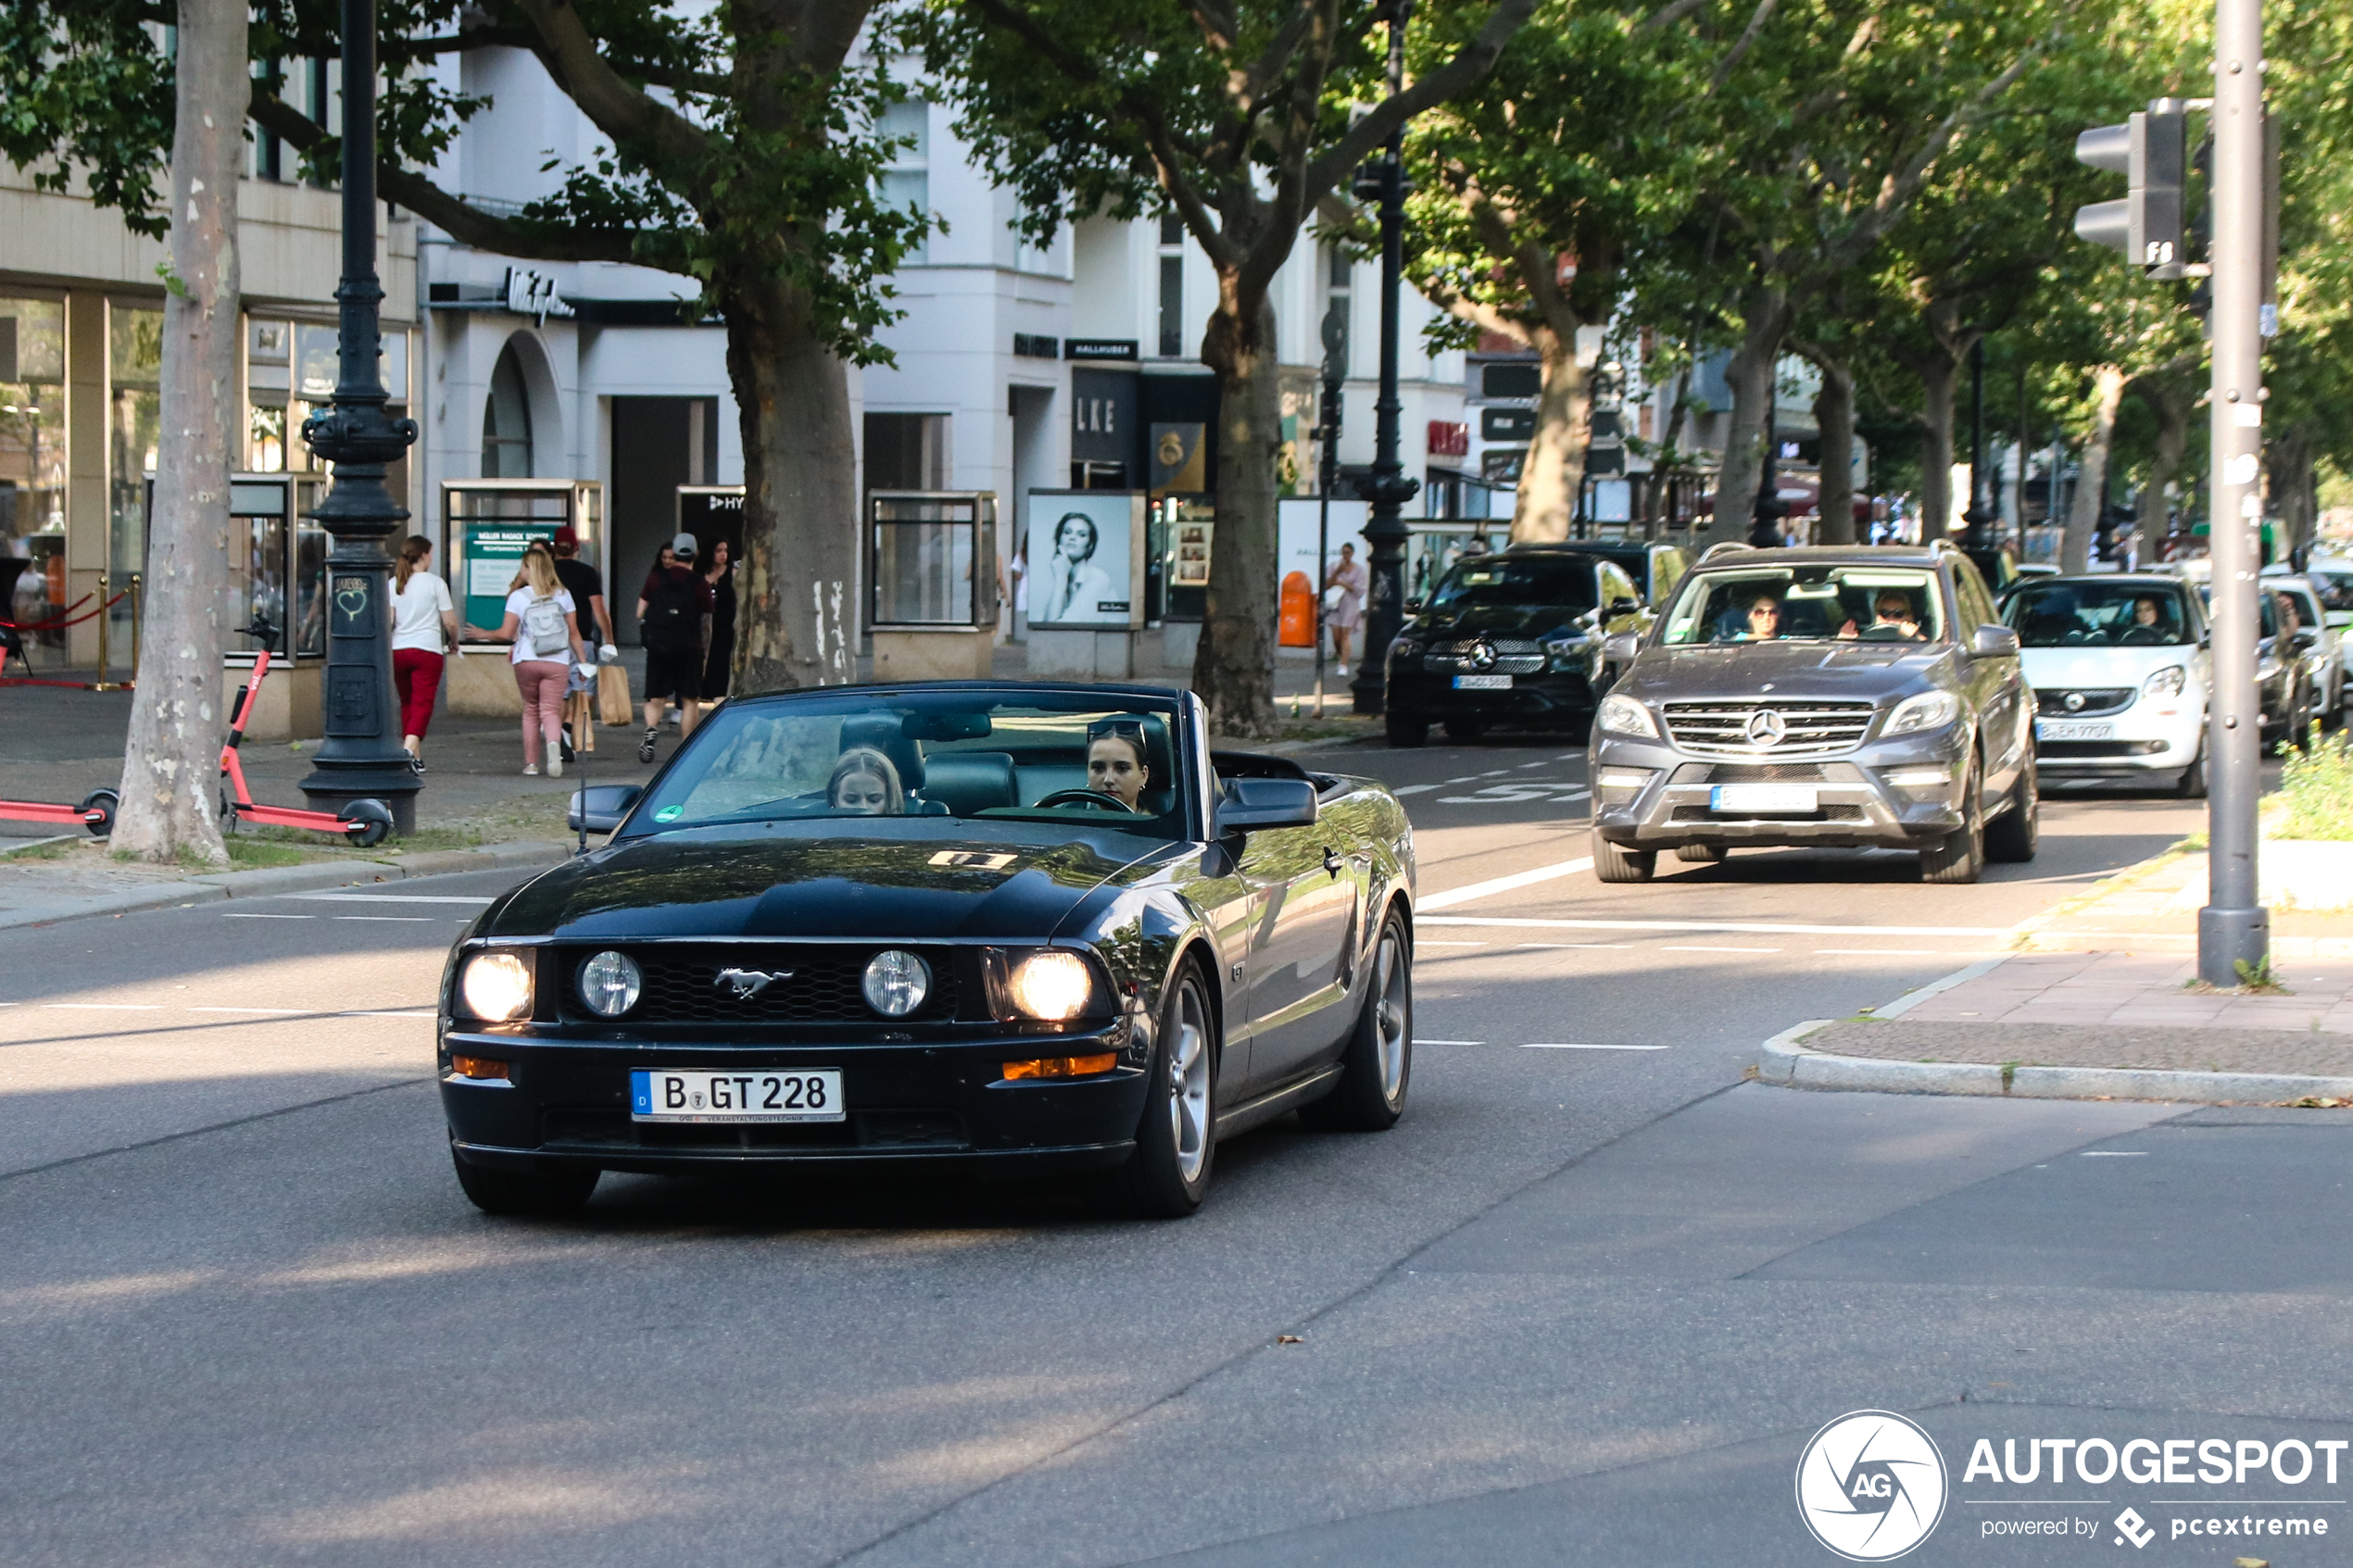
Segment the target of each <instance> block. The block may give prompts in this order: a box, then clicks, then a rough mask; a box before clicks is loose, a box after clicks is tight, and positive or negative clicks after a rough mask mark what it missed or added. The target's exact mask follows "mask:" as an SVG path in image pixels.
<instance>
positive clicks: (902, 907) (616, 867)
mask: <svg viewBox="0 0 2353 1568" xmlns="http://www.w3.org/2000/svg"><path fill="white" fill-rule="evenodd" d="M979 825H980V824H977V823H974V822H958V821H956V820H954V819H952V818H932V819H925V818H902V819H900V820H899V821H898V822H896V823H894V824H893V826H892V828H890V829H889V830H886V831H881V832H877V831H875V829H874V828H873V827H871V826H870V825H868V824H866V823H862V822H824V823H810V822H797V823H793V824H791V825H790V829H789V831H786V829H785V828H784V827H782V826H781V825H780V826H769V825H767V824H760V825H754V826H745V825H739V824H730V825H727V826H724V827H711V828H695V829H686V830H681V831H678V832H673V833H661V834H652V835H650V836H648V837H641V838H632V839H624V840H623V841H621V842H619V843H616V844H613V845H611V846H609V847H606V848H603V849H598V850H597V851H595V852H593V853H591V854H588V855H585V856H583V857H581V858H580V859H575V860H571V861H568V862H566V863H565V864H563V865H561V866H559V867H557V868H556V869H554V870H553V871H550V872H546V873H545V874H543V875H541V876H539V877H536V878H535V879H533V880H532V881H530V882H528V883H526V884H523V885H522V887H519V888H517V889H516V890H515V891H514V892H513V893H512V894H510V895H509V896H508V897H507V898H506V899H504V900H503V901H502V902H500V903H497V904H494V905H493V906H492V907H491V908H490V909H488V910H486V911H485V912H484V921H483V923H482V924H481V925H480V926H479V927H478V928H477V931H476V935H486V936H487V935H495V936H554V937H557V938H560V939H562V940H566V941H570V940H579V941H598V940H603V939H607V938H616V939H617V938H621V937H636V938H645V937H662V936H778V937H795V936H801V937H806V936H875V937H897V938H900V939H902V940H913V939H920V938H925V937H929V938H933V939H944V938H954V937H980V938H984V939H986V938H991V937H997V938H1003V939H1006V940H1019V939H1028V940H1039V939H1042V938H1044V937H1046V936H1048V935H1051V934H1052V933H1053V931H1054V929H1055V927H1056V926H1058V925H1060V924H1061V923H1062V922H1063V919H1064V917H1066V916H1067V915H1068V914H1070V912H1071V911H1072V910H1073V909H1075V908H1076V906H1077V905H1078V904H1079V903H1080V902H1081V901H1083V900H1085V899H1086V898H1087V897H1088V894H1090V893H1091V892H1093V891H1094V890H1095V889H1096V888H1098V887H1101V885H1102V884H1105V883H1106V882H1108V881H1110V880H1112V879H1113V878H1114V877H1116V876H1117V875H1118V873H1119V872H1120V871H1121V870H1122V869H1123V868H1125V867H1126V866H1128V865H1130V864H1133V863H1134V862H1135V861H1137V860H1138V859H1146V858H1150V857H1151V856H1152V855H1153V854H1154V853H1155V852H1156V851H1162V850H1165V849H1167V848H1168V847H1169V846H1167V845H1166V844H1164V843H1163V842H1161V841H1158V840H1152V839H1144V838H1139V837H1135V836H1131V835H1127V834H1117V833H1110V832H1100V831H1094V832H1085V833H1075V832H1071V831H1069V830H1066V829H1063V828H1062V827H1060V826H1059V825H1051V824H1039V823H1006V824H1001V826H1000V824H993V823H992V824H990V825H989V827H988V830H987V836H986V837H983V836H981V835H980V834H975V832H974V829H975V827H978V826H979Z"/></svg>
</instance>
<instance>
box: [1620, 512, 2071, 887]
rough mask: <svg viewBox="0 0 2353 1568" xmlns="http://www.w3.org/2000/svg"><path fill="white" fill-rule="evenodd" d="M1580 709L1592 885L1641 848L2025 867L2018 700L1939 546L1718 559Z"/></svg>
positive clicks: (2030, 731) (2012, 652)
mask: <svg viewBox="0 0 2353 1568" xmlns="http://www.w3.org/2000/svg"><path fill="white" fill-rule="evenodd" d="M1610 643H1611V645H1612V646H1611V647H1610V649H1609V650H1608V657H1609V658H1610V659H1611V660H1612V662H1614V663H1617V664H1619V665H1621V666H1622V667H1623V668H1624V673H1623V674H1622V675H1621V676H1620V677H1619V679H1618V680H1617V683H1616V684H1615V685H1613V686H1612V688H1611V689H1610V691H1609V694H1608V695H1607V696H1605V697H1604V698H1603V700H1602V702H1601V704H1600V705H1599V707H1598V708H1597V709H1596V710H1595V714H1594V721H1593V734H1592V753H1591V757H1592V780H1593V870H1594V872H1595V873H1596V874H1597V875H1599V876H1600V878H1601V880H1603V881H1604V882H1644V881H1648V880H1649V879H1650V877H1651V875H1652V873H1653V872H1654V870H1655V867H1656V864H1657V859H1658V852H1659V851H1660V850H1662V849H1671V850H1673V851H1675V853H1676V855H1677V856H1678V857H1679V858H1680V859H1685V860H1699V861H1712V860H1720V859H1723V858H1724V857H1725V855H1726V854H1728V853H1729V852H1730V850H1731V849H1733V848H1734V847H1740V846H1750V845H1823V846H1839V847H1859V846H1872V845H1877V846H1886V847H1897V848H1909V849H1917V850H1919V855H1920V874H1921V878H1922V880H1924V881H1928V882H1946V883H1960V882H1974V881H1976V880H1977V878H1978V874H1979V872H1980V871H1981V870H1982V867H1983V865H1984V862H1985V861H1986V860H1987V859H1995V860H2028V859H2033V856H2034V848H2035V839H2036V836H2037V833H2038V822H2037V817H2038V813H2039V810H2040V801H2039V799H2038V797H2037V796H2036V793H2035V781H2034V694H2033V692H2032V688H2030V687H2029V686H2028V685H2027V684H2026V683H2025V680H2024V677H2023V676H2022V675H2021V674H2020V669H2019V657H2018V633H2016V632H2014V631H2012V630H2010V629H2009V628H2008V627H2007V626H2004V625H2003V624H2001V617H2000V615H1999V614H1997V613H1996V612H1995V610H1994V601H1993V596H1991V595H1990V594H1988V593H1987V592H1986V588H1985V583H1984V580H1983V579H1982V577H1980V576H1979V574H1978V571H1977V568H1976V567H1975V566H1974V565H1973V564H1971V563H1970V561H1969V558H1967V557H1966V556H1964V555H1962V554H1961V553H1960V551H1958V550H1957V549H1954V548H1952V547H1951V546H1945V545H1939V546H1934V547H1932V548H1927V549H1919V548H1908V547H1898V546H1818V547H1809V548H1802V549H1780V550H1730V551H1726V552H1723V553H1721V554H1719V555H1717V556H1716V557H1715V558H1713V559H1711V560H1708V561H1706V562H1705V563H1703V564H1702V565H1699V566H1697V567H1695V568H1693V569H1692V571H1691V572H1690V573H1689V574H1688V575H1687V576H1685V577H1684V579H1683V581H1682V582H1681V583H1680V584H1679V585H1678V587H1677V589H1676V591H1675V594H1674V596H1673V597H1672V598H1671V599H1669V600H1668V601H1667V605H1666V607H1665V608H1664V610H1663V612H1662V613H1661V615H1660V616H1659V619H1658V621H1657V623H1656V624H1655V626H1653V627H1652V628H1651V629H1650V631H1649V633H1647V634H1646V635H1644V636H1642V637H1641V638H1639V639H1638V638H1636V637H1634V636H1631V635H1620V636H1616V637H1612V638H1611V639H1610Z"/></svg>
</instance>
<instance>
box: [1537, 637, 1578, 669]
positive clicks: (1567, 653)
mask: <svg viewBox="0 0 2353 1568" xmlns="http://www.w3.org/2000/svg"><path fill="white" fill-rule="evenodd" d="M1580 642H1581V639H1579V638H1577V637H1548V638H1546V639H1545V640H1544V642H1543V644H1542V645H1541V646H1542V647H1543V649H1544V666H1545V668H1546V669H1548V670H1574V669H1576V668H1577V664H1578V648H1579V645H1580Z"/></svg>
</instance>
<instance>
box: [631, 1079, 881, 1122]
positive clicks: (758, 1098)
mask: <svg viewBox="0 0 2353 1568" xmlns="http://www.w3.org/2000/svg"><path fill="white" fill-rule="evenodd" d="M629 1119H630V1120H631V1121H633V1122H730V1123H733V1122H839V1121H843V1120H845V1119H846V1112H845V1111H844V1110H843V1107H842V1098H841V1073H840V1071H839V1070H838V1069H836V1068H830V1067H826V1068H818V1069H815V1070H795V1071H791V1072H764V1073H762V1072H754V1073H675V1072H672V1071H670V1070H668V1069H666V1068H639V1069H637V1070H636V1071H635V1072H633V1073H630V1074H629Z"/></svg>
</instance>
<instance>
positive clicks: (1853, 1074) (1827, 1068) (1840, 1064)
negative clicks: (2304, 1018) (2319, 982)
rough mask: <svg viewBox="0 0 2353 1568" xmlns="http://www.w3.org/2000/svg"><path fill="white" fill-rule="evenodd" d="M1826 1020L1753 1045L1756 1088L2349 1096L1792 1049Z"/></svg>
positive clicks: (2269, 1077)
mask: <svg viewBox="0 0 2353 1568" xmlns="http://www.w3.org/2000/svg"><path fill="white" fill-rule="evenodd" d="M1831 1022H1832V1021H1831V1020H1830V1019H1827V1018H1809V1019H1807V1020H1806V1022H1803V1023H1793V1024H1792V1025H1790V1027H1788V1028H1787V1029H1784V1030H1782V1031H1781V1032H1780V1034H1778V1035H1774V1036H1773V1037H1772V1038H1771V1039H1769V1040H1768V1041H1766V1042H1765V1043H1764V1044H1763V1045H1762V1046H1760V1047H1757V1060H1756V1077H1757V1081H1758V1082H1759V1083H1764V1084H1772V1085H1779V1086H1780V1087H1783V1088H1792V1089H1849V1090H1864V1091H1868V1092H1871V1093H1877V1094H1897V1095H1982V1096H1986V1097H1989V1098H1994V1099H2003V1098H2008V1099H2143V1100H2165V1101H2185V1102H2188V1103H2192V1104H2200V1105H2217V1104H2248V1103H2253V1104H2258V1105H2268V1104H2273V1103H2276V1102H2278V1101H2281V1100H2295V1099H2303V1098H2308V1097H2309V1098H2327V1099H2353V1078H2321V1077H2311V1076H2308V1075H2305V1074H2302V1073H2181V1072H2168V1071H2159V1070H2155V1069H2150V1068H2139V1067H2018V1068H2006V1067H1996V1066H1992V1065H1988V1064H1981V1063H1969V1062H1951V1061H1892V1060H1883V1059H1881V1058H1879V1057H1863V1056H1833V1055H1831V1053H1829V1052H1827V1051H1809V1050H1806V1048H1805V1047H1803V1046H1801V1045H1800V1044H1799V1042H1800V1041H1802V1040H1803V1039H1805V1037H1806V1035H1810V1034H1812V1033H1813V1032H1814V1031H1815V1030H1817V1029H1820V1028H1824V1027H1826V1026H1827V1025H1828V1024H1830V1023H1831Z"/></svg>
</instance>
